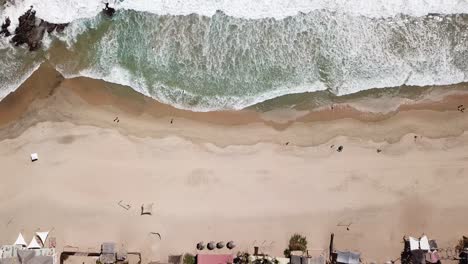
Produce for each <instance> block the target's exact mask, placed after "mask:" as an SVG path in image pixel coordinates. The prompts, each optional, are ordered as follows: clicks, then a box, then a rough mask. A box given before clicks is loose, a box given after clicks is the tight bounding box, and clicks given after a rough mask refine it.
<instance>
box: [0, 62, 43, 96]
mask: <svg viewBox="0 0 468 264" xmlns="http://www.w3.org/2000/svg"><path fill="white" fill-rule="evenodd" d="M41 63H42V62H38V63H37V64H35V65H33V67H32V68H31V69H30V70H29V71H27V72H26V73H25V74H23V75H22V76H21V77H19V78H18V79H16V82H15V83H10V84H4V86H2V89H0V101H1V100H2V99H3V98H5V97H6V96H7V95H9V94H10V93H11V92H14V91H15V90H16V89H18V87H19V86H20V85H21V84H22V83H24V82H25V81H26V80H27V79H28V78H29V77H30V76H31V75H32V74H33V73H34V72H35V71H36V70H37V69H38V68H39V66H41Z"/></svg>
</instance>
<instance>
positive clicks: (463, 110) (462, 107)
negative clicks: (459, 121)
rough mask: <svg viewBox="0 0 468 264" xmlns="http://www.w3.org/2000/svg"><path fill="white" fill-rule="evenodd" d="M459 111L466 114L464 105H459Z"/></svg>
mask: <svg viewBox="0 0 468 264" xmlns="http://www.w3.org/2000/svg"><path fill="white" fill-rule="evenodd" d="M457 110H458V111H460V112H462V113H464V112H465V107H464V106H463V105H459V106H458V107H457Z"/></svg>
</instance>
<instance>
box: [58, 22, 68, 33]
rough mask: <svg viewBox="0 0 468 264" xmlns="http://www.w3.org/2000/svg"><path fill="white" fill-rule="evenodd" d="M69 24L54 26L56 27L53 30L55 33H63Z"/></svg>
mask: <svg viewBox="0 0 468 264" xmlns="http://www.w3.org/2000/svg"><path fill="white" fill-rule="evenodd" d="M69 24H70V23H64V24H55V25H56V26H57V27H56V28H55V31H57V33H63V31H64V30H65V28H66V27H67V26H68V25H69Z"/></svg>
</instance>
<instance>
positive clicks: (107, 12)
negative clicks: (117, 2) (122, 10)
mask: <svg viewBox="0 0 468 264" xmlns="http://www.w3.org/2000/svg"><path fill="white" fill-rule="evenodd" d="M102 12H103V13H104V14H105V15H107V16H109V17H112V16H113V15H114V14H115V8H112V7H109V3H106V7H105V8H104V9H103V10H102Z"/></svg>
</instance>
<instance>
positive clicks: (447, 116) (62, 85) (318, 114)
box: [0, 64, 468, 146]
mask: <svg viewBox="0 0 468 264" xmlns="http://www.w3.org/2000/svg"><path fill="white" fill-rule="evenodd" d="M465 86H466V87H467V88H468V84H460V85H456V86H455V89H457V90H458V91H460V89H461V91H460V92H458V93H457V92H456V91H453V90H449V91H448V92H445V93H446V95H444V94H443V89H448V87H450V86H447V88H446V87H445V86H444V87H442V88H439V89H436V91H435V92H428V93H426V95H424V96H423V97H422V99H421V100H416V101H413V102H411V103H408V102H407V103H403V104H401V105H400V106H398V108H397V109H395V110H392V111H385V112H364V111H360V110H358V109H357V108H355V107H353V104H354V103H355V102H343V103H342V104H334V105H331V107H330V108H320V109H316V110H295V109H290V108H278V109H274V110H270V111H267V112H258V111H255V110H253V109H251V108H248V109H244V110H238V111H215V112H192V111H188V110H181V109H177V108H174V107H172V106H169V105H165V104H162V103H159V102H157V101H155V100H154V99H152V98H149V97H146V96H144V95H142V94H139V93H138V92H136V91H134V90H132V89H131V88H128V87H126V86H121V85H117V84H111V83H107V82H105V81H102V80H94V79H90V78H86V77H77V78H72V79H65V78H64V77H63V76H61V74H60V73H58V72H57V71H56V70H55V69H53V68H51V66H49V65H47V64H43V65H42V66H41V67H39V69H38V70H37V71H36V72H35V73H34V74H33V75H32V76H31V77H30V78H28V80H26V82H25V83H23V84H22V85H21V86H20V87H19V88H18V89H17V90H16V91H15V92H13V93H11V94H10V95H8V96H7V97H6V98H5V99H4V100H2V101H0V138H8V132H7V133H5V131H10V130H11V128H12V127H13V130H15V129H16V127H17V126H18V124H14V125H13V126H12V125H11V123H12V122H13V121H15V120H17V119H24V118H20V117H22V116H25V115H28V116H34V118H26V119H29V120H28V122H29V123H30V124H29V125H31V124H32V122H33V121H34V122H40V121H58V122H60V121H69V122H73V121H76V122H77V124H86V125H96V126H100V125H102V127H103V128H108V127H113V126H112V125H113V124H111V123H109V122H107V121H108V120H107V121H104V120H103V118H104V116H107V118H111V116H112V115H119V114H120V115H125V116H126V117H128V118H129V119H134V120H135V121H138V122H140V123H141V122H148V121H151V120H152V121H153V122H154V123H156V124H155V130H160V127H161V126H164V125H166V124H167V125H170V120H171V119H172V120H173V121H175V122H174V123H175V124H177V123H179V121H180V120H184V123H185V122H187V123H190V125H196V126H200V127H201V126H204V125H205V124H206V125H209V126H213V127H217V129H221V128H222V127H223V126H228V127H231V128H232V127H234V128H236V129H241V128H242V127H243V126H249V125H255V126H261V127H262V129H268V130H269V132H270V133H269V134H271V135H270V138H265V139H264V140H262V139H261V138H260V137H257V138H255V139H253V140H254V141H255V140H257V141H265V142H275V143H278V144H281V141H278V140H277V139H276V140H275V136H273V135H272V134H276V135H279V134H284V133H285V132H287V131H288V130H291V131H292V130H298V129H302V128H306V129H310V132H311V133H312V134H314V132H318V130H319V129H317V127H333V126H334V125H336V123H344V124H346V125H347V126H348V127H347V130H346V131H345V130H343V129H340V130H339V131H338V130H337V129H335V130H334V131H331V132H332V133H331V134H329V136H328V137H326V138H323V139H322V140H315V141H314V140H309V141H302V142H296V144H297V145H298V146H312V145H318V144H323V143H325V142H327V141H329V140H331V139H333V138H334V137H338V136H350V137H357V138H359V137H360V136H359V134H362V133H363V132H364V131H363V130H362V129H361V128H360V126H361V125H362V124H365V123H366V124H368V125H367V126H374V127H373V129H374V130H376V131H367V132H368V133H367V134H366V135H365V136H363V137H362V138H365V137H366V136H371V139H372V140H373V141H376V142H387V143H394V142H397V141H398V140H399V139H400V138H401V137H403V136H404V135H406V134H411V133H414V134H420V135H421V136H425V137H430V138H441V137H447V136H458V135H461V134H462V133H463V131H466V130H467V129H468V125H464V124H463V123H462V122H460V121H461V120H464V119H465V116H466V115H463V113H461V112H460V111H458V110H457V106H458V105H461V104H463V103H465V102H468V93H466V92H465V91H464V89H466V88H465ZM431 94H435V96H432V97H433V98H432V99H431V96H430V95H431ZM350 97H358V95H352V96H350ZM359 100H362V99H359ZM378 100H383V101H385V100H386V98H385V97H381V99H378ZM60 101H62V102H60ZM51 102H53V104H50V103H51ZM55 102H57V103H56V104H55ZM465 104H466V103H465ZM45 106H47V107H45ZM60 107H63V109H60ZM47 108H53V109H52V111H55V112H56V113H52V114H50V113H49V112H50V110H49V109H47ZM73 108H85V110H89V109H92V111H93V112H99V114H98V115H91V116H92V117H99V119H100V120H92V118H91V119H89V120H86V118H83V116H80V114H79V113H72V114H68V115H67V114H62V115H60V114H57V113H60V112H67V111H69V112H73V110H72V109H73ZM35 109H41V111H40V112H34V111H35ZM41 112H47V113H44V115H43V116H41V114H40V113H41ZM428 115H431V118H430V119H433V120H428V119H429V118H426V116H428ZM411 118H414V119H415V121H416V122H420V123H419V124H418V125H415V126H411V125H408V126H406V127H405V128H404V129H402V130H401V131H400V132H399V133H397V134H396V135H394V136H377V134H378V133H377V131H379V132H380V131H382V130H384V129H385V126H391V125H393V123H396V122H398V121H397V120H399V119H402V120H405V119H411ZM34 119H35V120H34ZM134 120H129V122H133V121H134ZM434 121H438V122H439V121H440V122H442V123H445V124H447V125H449V124H450V125H452V129H451V130H453V131H450V132H449V131H446V130H444V129H441V128H440V126H435V127H433V128H432V129H421V128H419V127H418V126H422V125H425V126H430V125H431V123H433V122H434ZM455 123H456V124H455ZM135 124H137V122H136V123H135ZM109 125H110V126H109ZM119 125H120V127H119V129H120V130H121V132H124V133H128V134H132V133H131V132H132V131H131V130H132V129H131V124H129V126H125V125H123V124H119ZM27 126H28V125H25V126H23V129H24V128H26V127H27ZM122 127H124V128H123V129H122ZM180 129H181V127H178V130H179V131H177V132H182V133H181V134H180V135H181V136H187V138H188V139H190V136H189V135H184V133H183V131H180ZM16 130H17V129H16ZM367 130H368V129H367ZM1 132H3V133H1ZM372 133H374V134H375V135H374V136H372V135H371V134H372ZM136 134H138V133H136ZM169 134H171V132H169V131H166V134H165V135H166V136H167V135H169ZM187 134H188V133H187ZM286 134H287V133H286ZM291 134H293V133H291ZM16 135H18V134H17V133H16ZM153 135H154V134H153ZM142 136H151V133H143V135H142ZM155 136H164V135H162V134H161V133H158V135H155ZM285 137H287V135H285ZM200 139H201V138H200ZM206 141H209V140H206ZM212 143H215V144H218V143H219V142H212ZM232 144H242V142H232ZM246 144H251V143H246ZM221 145H222V144H221Z"/></svg>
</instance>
